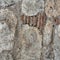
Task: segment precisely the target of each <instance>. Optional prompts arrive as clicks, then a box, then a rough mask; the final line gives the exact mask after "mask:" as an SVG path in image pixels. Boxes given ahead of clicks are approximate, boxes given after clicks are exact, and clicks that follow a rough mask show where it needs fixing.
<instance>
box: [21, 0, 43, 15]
mask: <svg viewBox="0 0 60 60" xmlns="http://www.w3.org/2000/svg"><path fill="white" fill-rule="evenodd" d="M41 11H44V0H23V1H22V13H23V14H25V15H27V16H33V15H36V14H37V13H38V12H41Z"/></svg>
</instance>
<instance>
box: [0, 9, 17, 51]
mask: <svg viewBox="0 0 60 60" xmlns="http://www.w3.org/2000/svg"><path fill="white" fill-rule="evenodd" d="M16 24H17V19H16V17H15V16H14V14H13V12H12V11H9V10H8V9H1V10H0V52H2V51H3V50H11V49H12V48H13V44H14V41H13V40H14V34H15V27H16Z"/></svg>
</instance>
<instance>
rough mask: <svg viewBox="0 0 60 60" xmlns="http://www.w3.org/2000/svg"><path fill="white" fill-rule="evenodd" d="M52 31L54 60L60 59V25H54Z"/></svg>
mask: <svg viewBox="0 0 60 60" xmlns="http://www.w3.org/2000/svg"><path fill="white" fill-rule="evenodd" d="M54 32H55V34H54V45H53V47H54V55H55V57H54V60H60V25H58V26H55V31H54Z"/></svg>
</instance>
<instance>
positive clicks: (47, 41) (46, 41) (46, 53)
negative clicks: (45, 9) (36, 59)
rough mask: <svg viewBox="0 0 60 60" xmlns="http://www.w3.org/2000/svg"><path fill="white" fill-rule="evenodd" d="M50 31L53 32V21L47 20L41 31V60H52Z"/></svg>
mask: <svg viewBox="0 0 60 60" xmlns="http://www.w3.org/2000/svg"><path fill="white" fill-rule="evenodd" d="M52 30H53V19H52V18H47V21H46V25H45V27H44V31H43V51H42V54H43V57H42V59H43V60H53V51H52V45H51V44H52V43H51V41H52Z"/></svg>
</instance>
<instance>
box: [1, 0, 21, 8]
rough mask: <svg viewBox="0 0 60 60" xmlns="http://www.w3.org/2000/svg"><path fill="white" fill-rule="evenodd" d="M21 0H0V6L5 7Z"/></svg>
mask: <svg viewBox="0 0 60 60" xmlns="http://www.w3.org/2000/svg"><path fill="white" fill-rule="evenodd" d="M19 1H21V0H0V8H2V7H3V8H5V7H7V6H8V7H9V6H13V5H14V4H15V3H17V2H19Z"/></svg>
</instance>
